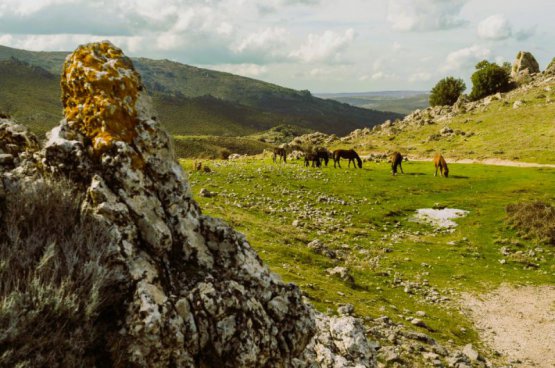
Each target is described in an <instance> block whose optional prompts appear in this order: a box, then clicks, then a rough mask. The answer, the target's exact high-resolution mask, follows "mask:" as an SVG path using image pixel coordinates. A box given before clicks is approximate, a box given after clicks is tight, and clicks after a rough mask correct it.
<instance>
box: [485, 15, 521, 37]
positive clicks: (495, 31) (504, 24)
mask: <svg viewBox="0 0 555 368" xmlns="http://www.w3.org/2000/svg"><path fill="white" fill-rule="evenodd" d="M512 33H513V31H512V28H511V24H510V23H509V21H508V20H507V18H505V16H503V15H501V14H495V15H492V16H490V17H487V18H486V19H484V20H483V21H481V22H480V24H478V37H480V38H482V39H485V40H505V39H507V38H509V37H511V35H512Z"/></svg>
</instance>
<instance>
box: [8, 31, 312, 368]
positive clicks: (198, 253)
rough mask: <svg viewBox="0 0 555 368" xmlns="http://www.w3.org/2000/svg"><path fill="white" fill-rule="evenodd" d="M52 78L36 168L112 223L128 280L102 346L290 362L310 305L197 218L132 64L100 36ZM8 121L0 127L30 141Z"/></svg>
mask: <svg viewBox="0 0 555 368" xmlns="http://www.w3.org/2000/svg"><path fill="white" fill-rule="evenodd" d="M61 84H62V91H63V93H62V100H63V101H62V103H63V106H64V113H65V119H64V120H62V122H61V123H60V125H59V126H58V127H56V128H54V129H53V130H52V131H51V132H50V133H49V138H48V141H47V142H46V144H45V147H44V149H43V151H42V156H43V159H42V162H41V163H40V164H41V172H42V173H43V174H44V175H48V176H50V177H55V178H60V179H64V180H67V181H69V182H70V183H73V185H74V186H75V187H76V188H79V190H81V191H82V192H86V196H84V199H83V203H82V205H81V207H82V208H83V209H84V210H85V211H87V212H89V213H91V214H93V215H94V217H96V218H97V219H98V220H100V221H101V222H104V223H106V224H107V226H109V227H110V228H111V231H110V239H111V242H112V244H111V246H112V247H114V248H115V249H119V252H120V258H121V260H122V262H123V263H124V264H125V268H126V269H127V270H128V272H129V277H130V278H131V280H129V281H130V283H129V284H130V285H133V286H132V289H131V290H129V291H128V293H127V295H128V298H127V299H126V301H125V303H124V304H123V305H121V306H120V307H119V310H118V312H117V313H114V315H118V316H121V317H119V318H118V320H114V321H113V329H114V331H115V332H114V333H117V334H119V335H120V337H121V338H120V339H119V341H121V342H122V343H120V344H118V345H117V346H106V347H105V349H106V350H107V351H108V352H109V353H110V354H113V355H114V356H116V355H117V356H118V357H119V359H120V361H119V363H118V364H119V366H136V367H170V366H175V367H194V366H214V367H216V366H217V367H255V366H288V365H290V364H291V362H292V360H293V359H295V358H297V357H299V356H300V355H301V354H302V353H303V351H304V349H305V346H306V345H307V344H308V342H309V341H310V339H311V337H312V335H313V333H314V330H315V321H314V317H313V311H312V309H311V307H310V306H308V305H306V304H304V303H303V301H302V296H301V292H300V290H299V288H298V287H297V286H295V285H293V284H286V283H283V282H282V281H280V279H279V277H277V276H276V275H275V274H273V273H272V272H270V270H269V269H268V268H267V267H266V266H265V265H264V264H263V263H262V261H261V260H260V258H259V257H258V255H257V254H256V253H255V251H254V250H253V249H252V247H251V246H250V244H249V243H248V241H247V240H246V239H245V237H244V236H243V235H242V234H240V233H237V232H236V231H234V230H233V229H231V228H230V227H229V226H227V225H226V224H225V223H223V222H222V221H220V220H217V219H214V218H210V217H208V216H205V215H203V214H202V212H201V210H200V208H199V206H198V205H197V203H196V202H195V201H194V200H193V199H192V194H191V190H190V187H189V184H188V182H187V180H186V176H185V173H184V172H183V169H182V168H181V166H180V165H179V163H178V162H177V161H176V160H175V159H174V157H173V152H172V150H171V144H170V137H169V136H168V134H167V133H166V132H165V131H164V130H162V129H161V128H160V125H159V123H158V122H157V121H156V120H155V118H153V114H152V112H151V111H150V108H149V101H148V98H147V96H146V94H145V93H144V91H143V87H142V84H141V79H140V76H139V74H138V73H137V72H136V71H135V69H134V67H133V65H132V62H131V61H130V60H129V59H128V58H126V57H125V56H124V55H123V53H122V52H121V50H120V49H118V48H117V47H115V46H114V45H112V44H111V43H110V42H107V41H106V42H101V43H93V44H87V45H83V46H80V47H79V48H78V49H77V50H76V51H75V52H74V53H73V54H71V55H70V56H69V57H68V58H67V59H66V62H65V65H64V70H63V72H62V82H61ZM19 129H20V128H18V127H17V126H15V127H11V128H10V129H4V130H2V131H10V132H12V133H11V135H9V137H13V139H14V140H16V139H18V140H19V141H21V142H19V141H17V142H15V144H17V145H20V146H21V147H23V146H25V145H27V146H32V145H33V142H27V140H26V139H24V137H25V136H24V135H18V134H17V133H18V132H19ZM10 139H11V138H10ZM2 149H3V150H4V148H2ZM19 151H20V150H15V149H13V148H12V149H11V151H9V152H10V153H12V152H15V153H16V154H17V152H19ZM107 246H108V245H107ZM99 298H100V299H102V295H99ZM122 352H123V353H122ZM122 356H123V357H124V359H125V361H123V362H121V357H122ZM114 361H115V358H114Z"/></svg>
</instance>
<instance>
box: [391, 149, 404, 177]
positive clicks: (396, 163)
mask: <svg viewBox="0 0 555 368" xmlns="http://www.w3.org/2000/svg"><path fill="white" fill-rule="evenodd" d="M390 162H391V173H392V174H393V175H397V167H399V169H401V173H402V174H404V172H403V166H402V165H401V164H402V163H403V155H401V153H399V152H393V154H392V155H391V158H390Z"/></svg>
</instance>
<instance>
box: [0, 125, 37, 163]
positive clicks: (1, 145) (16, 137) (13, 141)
mask: <svg viewBox="0 0 555 368" xmlns="http://www.w3.org/2000/svg"><path fill="white" fill-rule="evenodd" d="M38 149H39V141H38V139H37V137H35V136H34V135H33V134H31V132H30V131H29V129H27V128H26V127H25V126H23V125H19V124H15V123H14V122H12V121H11V120H9V119H7V118H0V153H3V154H9V155H12V158H17V157H19V155H21V154H22V153H24V152H28V153H32V152H35V151H37V150H38Z"/></svg>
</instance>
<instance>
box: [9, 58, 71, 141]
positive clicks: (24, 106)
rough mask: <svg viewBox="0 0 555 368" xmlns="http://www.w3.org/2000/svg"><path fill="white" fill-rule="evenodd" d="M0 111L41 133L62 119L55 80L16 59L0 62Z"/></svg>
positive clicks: (57, 86)
mask: <svg viewBox="0 0 555 368" xmlns="http://www.w3.org/2000/svg"><path fill="white" fill-rule="evenodd" d="M0 111H1V112H4V113H8V114H10V115H12V116H13V117H14V118H16V119H17V120H18V121H19V122H20V123H22V124H24V125H26V126H28V127H30V128H31V129H32V130H33V131H34V132H36V133H37V134H43V133H44V132H45V131H47V130H49V129H50V128H52V127H54V126H55V125H56V124H57V122H58V121H59V120H60V119H61V118H62V105H61V102H60V80H59V78H58V77H57V76H54V75H53V74H51V73H49V72H48V71H46V70H44V69H42V68H40V67H36V66H31V65H29V64H27V63H24V62H21V61H19V60H17V59H8V60H0Z"/></svg>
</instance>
